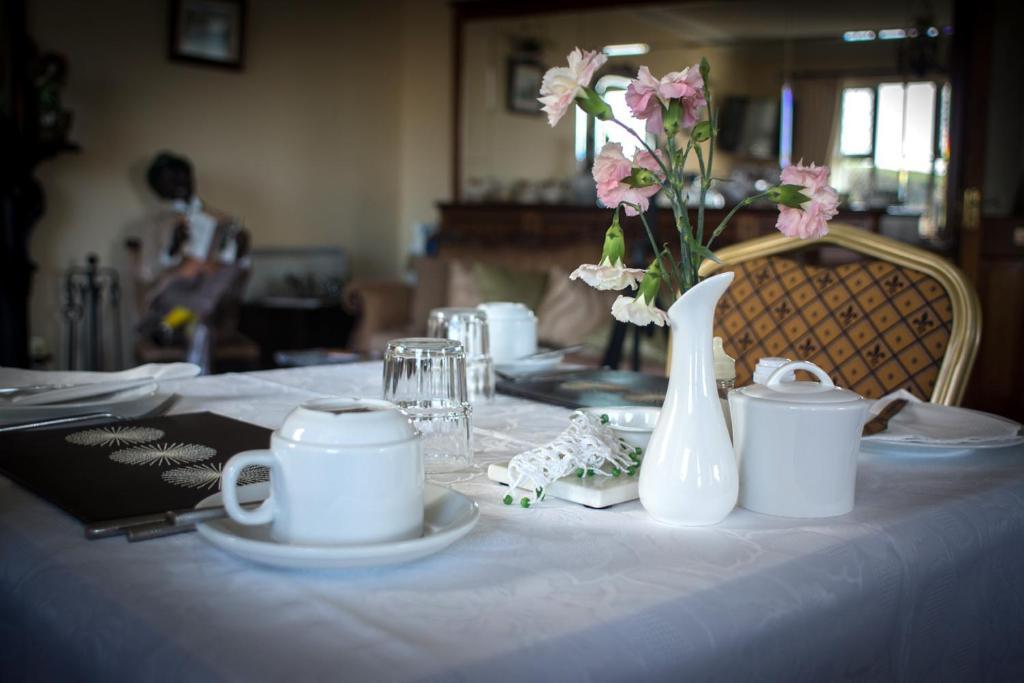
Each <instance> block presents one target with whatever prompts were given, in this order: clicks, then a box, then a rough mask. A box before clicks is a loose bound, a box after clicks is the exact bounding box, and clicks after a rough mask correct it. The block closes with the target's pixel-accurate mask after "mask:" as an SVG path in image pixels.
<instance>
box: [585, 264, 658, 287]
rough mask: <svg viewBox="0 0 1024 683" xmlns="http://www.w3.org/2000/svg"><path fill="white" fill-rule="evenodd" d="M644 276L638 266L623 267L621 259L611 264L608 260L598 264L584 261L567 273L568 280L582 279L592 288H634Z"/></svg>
mask: <svg viewBox="0 0 1024 683" xmlns="http://www.w3.org/2000/svg"><path fill="white" fill-rule="evenodd" d="M643 277H644V271H643V270H641V269H640V268H625V267H623V265H622V261H619V262H618V263H617V264H616V265H611V264H610V263H608V261H602V262H601V263H599V264H596V265H595V264H593V263H584V264H583V265H581V266H580V267H579V268H577V269H576V270H574V271H572V274H571V275H569V279H570V280H577V279H578V280H583V281H584V282H586V283H587V284H588V285H590V286H591V287H593V288H594V289H625V288H626V287H630V288H632V289H636V287H637V284H638V283H639V282H640V280H642V279H643Z"/></svg>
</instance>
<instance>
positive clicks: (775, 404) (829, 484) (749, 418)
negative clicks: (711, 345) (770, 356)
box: [729, 361, 871, 517]
mask: <svg viewBox="0 0 1024 683" xmlns="http://www.w3.org/2000/svg"><path fill="white" fill-rule="evenodd" d="M794 370H806V371H807V372H809V373H811V374H812V375H814V376H815V377H817V378H818V380H819V381H817V382H814V381H811V382H803V381H785V379H786V377H787V376H791V374H792V372H793V371H794ZM870 404H871V403H870V401H866V400H864V399H863V398H861V397H860V396H859V395H858V394H857V393H856V392H853V391H850V390H849V389H840V388H839V387H836V386H835V385H834V384H833V383H832V380H831V379H830V378H829V376H828V374H827V373H825V371H824V370H822V369H821V368H819V367H818V366H817V365H815V364H814V363H809V362H806V361H794V362H791V363H786V364H785V365H782V366H780V367H778V368H776V369H775V371H774V372H772V374H771V376H770V377H769V378H768V381H767V382H765V384H763V385H760V384H755V385H751V386H746V387H742V388H740V389H734V390H733V391H731V392H729V407H730V410H731V412H732V432H733V444H734V446H735V448H736V457H737V460H738V465H739V472H740V494H739V504H740V505H741V506H742V507H745V508H747V509H748V510H753V511H754V512H760V513H764V514H767V515H778V516H782V517H834V516H836V515H843V514H846V513H847V512H849V511H850V510H852V509H853V497H854V488H855V486H856V482H857V454H858V452H859V450H860V437H861V431H862V429H863V426H864V419H865V418H866V417H867V412H868V407H869V406H870Z"/></svg>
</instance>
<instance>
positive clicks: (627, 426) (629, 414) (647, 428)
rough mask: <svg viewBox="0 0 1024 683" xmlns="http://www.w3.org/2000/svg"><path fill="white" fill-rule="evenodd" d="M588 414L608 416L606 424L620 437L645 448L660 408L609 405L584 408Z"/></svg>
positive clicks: (656, 422) (632, 444)
mask: <svg viewBox="0 0 1024 683" xmlns="http://www.w3.org/2000/svg"><path fill="white" fill-rule="evenodd" d="M583 412H585V413H587V414H589V415H596V416H598V417H601V416H602V415H607V416H608V426H609V427H611V428H612V431H613V432H615V433H616V434H617V435H618V437H619V438H620V439H622V440H623V441H625V442H626V443H628V444H629V445H630V446H639V447H640V448H643V449H645V450H646V448H647V443H648V442H649V441H650V440H651V434H653V433H654V427H655V425H657V424H658V416H659V415H661V408H644V407H641V406H611V407H607V408H604V407H602V408H584V409H583Z"/></svg>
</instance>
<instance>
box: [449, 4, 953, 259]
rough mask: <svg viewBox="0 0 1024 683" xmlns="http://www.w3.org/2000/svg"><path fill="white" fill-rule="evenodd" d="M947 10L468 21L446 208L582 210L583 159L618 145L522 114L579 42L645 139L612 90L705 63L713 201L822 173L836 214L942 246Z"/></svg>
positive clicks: (657, 8) (661, 12)
mask: <svg viewBox="0 0 1024 683" xmlns="http://www.w3.org/2000/svg"><path fill="white" fill-rule="evenodd" d="M950 5H951V2H950V1H949V0H945V1H938V2H925V1H913V2H906V3H893V2H883V1H880V0H863V1H860V2H856V3H853V2H845V3H833V4H831V5H829V4H822V3H819V2H808V1H805V0H800V1H792V0H790V1H786V2H783V1H781V0H758V1H754V0H740V1H735V2H688V3H673V4H640V5H632V6H628V7H622V8H600V9H592V10H578V11H572V12H561V13H555V12H552V13H545V14H535V15H521V16H514V17H508V16H504V17H493V18H490V17H479V18H473V19H471V20H467V21H465V22H464V25H463V29H462V43H461V49H460V52H461V62H460V64H459V65H458V68H459V73H460V79H461V89H460V93H461V94H460V101H459V103H458V104H459V106H458V111H459V112H460V113H459V117H458V121H457V130H458V136H459V137H458V140H459V144H458V148H459V150H458V155H457V158H456V160H455V163H456V169H457V170H456V182H457V187H458V192H459V198H460V200H461V201H462V202H491V203H494V202H502V203H515V204H571V205H580V206H594V202H595V196H594V190H593V182H592V180H591V179H590V176H589V169H590V163H591V161H592V159H593V156H594V153H595V151H596V150H600V148H601V146H602V145H603V144H604V142H605V141H608V140H610V141H615V142H623V143H630V141H629V139H628V136H627V135H626V134H625V133H624V132H623V131H622V130H621V129H618V128H617V127H614V126H608V125H601V124H602V122H600V121H598V122H595V121H593V120H588V117H587V116H585V115H584V114H582V112H580V111H579V110H578V109H576V110H575V111H573V112H570V113H569V114H567V115H566V116H565V118H564V119H563V120H562V121H561V122H559V124H558V125H557V126H556V127H554V128H551V127H550V126H549V125H548V122H547V119H546V117H545V116H544V115H543V114H542V113H541V112H540V111H539V104H535V98H536V92H537V90H538V88H539V85H540V79H541V76H542V74H543V72H544V71H545V70H546V69H547V68H549V67H551V66H557V65H561V64H564V63H565V58H566V55H567V54H568V53H569V52H570V51H571V50H572V49H573V48H574V47H576V46H579V47H581V48H584V49H604V50H605V52H606V54H608V55H609V59H608V62H607V64H606V65H605V66H604V67H603V68H602V69H601V70H600V71H599V72H598V74H597V75H596V77H595V82H596V86H595V87H596V88H597V89H598V91H599V92H603V93H604V94H605V97H606V99H607V100H608V102H609V103H610V104H611V105H612V107H613V110H614V111H615V112H616V114H617V115H621V118H622V120H624V121H626V122H628V123H630V125H634V124H635V125H637V126H639V128H640V130H642V124H641V123H639V122H636V121H635V119H632V117H631V116H630V115H629V112H628V107H627V106H626V104H625V98H624V92H622V91H621V90H617V88H621V87H624V85H625V83H626V82H627V79H628V78H631V77H635V75H636V72H637V69H638V68H639V67H640V66H641V65H646V66H648V67H649V68H650V70H651V72H652V73H654V74H655V75H656V76H661V75H662V74H664V73H666V72H669V71H678V70H681V69H682V68H684V67H686V66H689V65H692V64H695V63H697V62H698V61H699V60H700V58H701V57H702V56H703V57H707V58H708V60H709V61H710V63H711V67H712V72H711V82H712V86H713V89H714V97H715V102H716V104H717V106H718V108H719V144H718V147H717V150H716V156H715V175H716V176H717V177H720V178H723V179H724V180H723V182H719V183H717V186H716V188H715V189H716V192H714V193H713V194H712V202H714V203H717V205H718V206H729V205H730V204H731V203H734V202H735V201H738V199H739V198H742V197H743V196H746V195H747V194H749V193H750V192H751V190H752V189H753V188H754V187H756V186H757V185H758V184H759V183H773V182H776V181H777V178H778V172H779V168H780V165H785V164H788V163H789V162H791V161H792V162H796V161H798V160H800V159H803V160H804V161H806V162H810V161H814V162H816V163H819V164H823V163H824V164H828V165H830V166H831V167H832V169H833V170H832V184H833V185H834V186H836V188H837V189H838V190H839V191H840V194H841V196H842V198H843V202H844V208H845V209H847V210H853V211H865V212H872V211H873V212H880V213H883V214H884V219H883V221H882V229H883V232H889V233H892V234H894V236H897V237H901V238H905V239H908V240H919V239H929V240H939V241H942V240H943V238H944V237H945V231H944V225H945V177H946V169H947V167H948V166H949V142H948V138H949V120H950V116H949V111H950V102H951V97H950V87H949V69H948V64H949V57H948V55H949V46H950V42H951V34H952V27H951V25H950V22H951V6H950ZM531 95H532V98H533V99H531ZM624 146H625V144H624ZM690 161H691V162H692V163H694V164H696V159H691V160H690ZM694 170H696V166H694ZM725 180H728V182H725ZM886 224H887V225H886Z"/></svg>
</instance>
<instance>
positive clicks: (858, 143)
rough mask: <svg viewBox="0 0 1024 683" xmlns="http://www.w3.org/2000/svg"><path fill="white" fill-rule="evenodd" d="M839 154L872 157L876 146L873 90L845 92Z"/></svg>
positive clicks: (857, 89)
mask: <svg viewBox="0 0 1024 683" xmlns="http://www.w3.org/2000/svg"><path fill="white" fill-rule="evenodd" d="M839 130H840V134H839V152H840V154H842V155H843V156H847V157H865V156H871V153H872V152H873V151H874V144H875V91H874V90H872V89H871V88H846V89H845V90H843V102H842V121H841V122H840V124H839Z"/></svg>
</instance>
